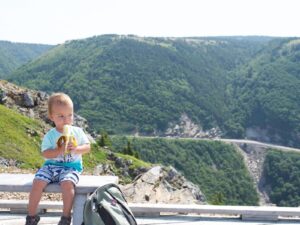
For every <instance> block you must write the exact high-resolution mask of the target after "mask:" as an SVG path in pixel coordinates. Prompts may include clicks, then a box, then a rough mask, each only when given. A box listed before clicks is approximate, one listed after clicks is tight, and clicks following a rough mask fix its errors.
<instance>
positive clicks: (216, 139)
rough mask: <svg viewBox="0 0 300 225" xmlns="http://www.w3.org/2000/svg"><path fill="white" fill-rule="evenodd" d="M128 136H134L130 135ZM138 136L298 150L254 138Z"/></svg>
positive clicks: (297, 149)
mask: <svg viewBox="0 0 300 225" xmlns="http://www.w3.org/2000/svg"><path fill="white" fill-rule="evenodd" d="M128 137H135V136H130V135H128ZM137 137H140V138H164V139H184V140H210V141H223V142H226V143H236V144H252V145H259V146H261V147H265V148H277V149H280V150H283V151H296V152H300V149H299V148H293V147H287V146H282V145H275V144H270V143H264V142H259V141H254V140H248V139H225V138H183V137H155V136H137Z"/></svg>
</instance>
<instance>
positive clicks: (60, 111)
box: [49, 104, 73, 133]
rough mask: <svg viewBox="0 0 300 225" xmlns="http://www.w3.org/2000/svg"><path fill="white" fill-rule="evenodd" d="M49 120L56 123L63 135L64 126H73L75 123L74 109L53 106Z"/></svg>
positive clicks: (66, 106) (68, 106)
mask: <svg viewBox="0 0 300 225" xmlns="http://www.w3.org/2000/svg"><path fill="white" fill-rule="evenodd" d="M49 119H50V120H51V121H53V122H54V124H55V127H56V129H57V130H58V131H59V132H61V133H62V132H63V128H64V125H72V123H73V107H72V106H70V105H58V104H55V105H53V106H52V113H51V114H50V115H49Z"/></svg>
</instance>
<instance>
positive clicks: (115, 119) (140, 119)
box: [9, 35, 270, 135]
mask: <svg viewBox="0 0 300 225" xmlns="http://www.w3.org/2000/svg"><path fill="white" fill-rule="evenodd" d="M269 39H270V38H263V37H261V38H260V37H253V38H251V37H249V38H247V37H245V38H242V37H240V38H239V37H235V38H230V37H223V38H221V37H220V38H140V37H136V36H117V35H104V36H98V37H92V38H88V39H84V40H76V41H71V42H68V43H65V44H63V45H60V46H57V47H56V48H54V49H52V50H51V51H49V52H48V53H47V54H46V55H44V56H43V57H41V58H39V59H38V60H36V61H34V62H31V63H29V64H27V65H26V66H24V67H22V68H21V69H19V70H17V71H16V72H15V73H14V74H13V75H12V76H11V77H10V78H9V80H10V81H12V82H16V83H18V84H22V85H25V86H27V87H30V88H34V89H39V90H43V91H47V92H52V91H64V92H67V93H68V94H70V95H71V97H72V98H73V99H74V102H75V106H76V110H77V111H78V113H79V114H81V115H83V116H84V117H86V118H87V119H88V120H89V121H90V124H91V126H93V127H94V128H95V129H96V130H97V131H99V130H107V131H108V132H109V133H132V132H139V133H142V134H150V135H153V134H156V135H157V134H163V133H164V132H165V130H166V129H167V128H168V126H169V123H170V122H175V123H176V122H177V121H178V120H179V118H180V116H181V115H182V114H186V115H188V117H189V118H190V119H191V120H192V121H193V122H194V123H196V124H198V125H199V126H200V127H202V128H203V129H210V128H212V127H220V128H221V129H222V130H224V133H225V134H226V127H225V126H224V125H225V123H226V121H228V118H229V117H230V115H231V112H230V110H229V108H228V106H229V104H230V98H231V96H229V95H228V94H229V92H227V91H226V90H227V85H228V72H231V71H233V70H235V69H236V68H237V67H238V66H241V65H243V64H245V63H247V62H248V61H249V60H250V59H251V58H252V57H253V56H254V55H255V54H256V53H257V52H258V51H259V50H261V49H262V48H263V46H264V44H266V43H267V41H268V40H269ZM227 127H230V126H227Z"/></svg>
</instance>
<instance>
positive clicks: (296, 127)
mask: <svg viewBox="0 0 300 225" xmlns="http://www.w3.org/2000/svg"><path fill="white" fill-rule="evenodd" d="M228 90H229V91H231V94H230V95H231V96H232V98H231V99H232V103H233V104H231V107H232V109H231V112H232V114H231V115H232V116H231V119H230V120H229V121H227V124H229V127H228V132H233V134H232V135H231V136H236V137H244V136H245V135H246V134H245V132H246V131H247V130H246V129H247V128H254V129H253V130H254V131H256V132H257V134H256V139H259V140H263V141H267V142H273V143H281V144H284V145H290V146H300V101H299V96H300V39H295V38H290V39H288V38H287V39H276V40H273V41H271V42H270V43H269V45H268V46H267V47H266V48H264V49H263V50H262V51H261V52H260V53H259V54H257V55H256V57H254V58H253V59H252V60H251V61H250V62H249V63H247V64H246V65H244V66H243V67H241V68H240V69H239V70H236V71H234V74H233V76H232V81H231V82H230V85H229V88H228ZM233 121H234V122H233ZM231 122H233V123H231ZM230 123H231V124H230Z"/></svg>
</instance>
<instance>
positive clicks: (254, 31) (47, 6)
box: [0, 0, 300, 44]
mask: <svg viewBox="0 0 300 225" xmlns="http://www.w3.org/2000/svg"><path fill="white" fill-rule="evenodd" d="M299 8H300V1H299V0H0V40H8V41H13V42H25V43H43V44H58V43H63V42H65V41H67V40H73V39H81V38H87V37H91V36H95V35H101V34H134V35H138V36H159V37H187V36H221V35H222V36H223V35H267V36H297V37H300V29H299V21H300V13H299Z"/></svg>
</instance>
